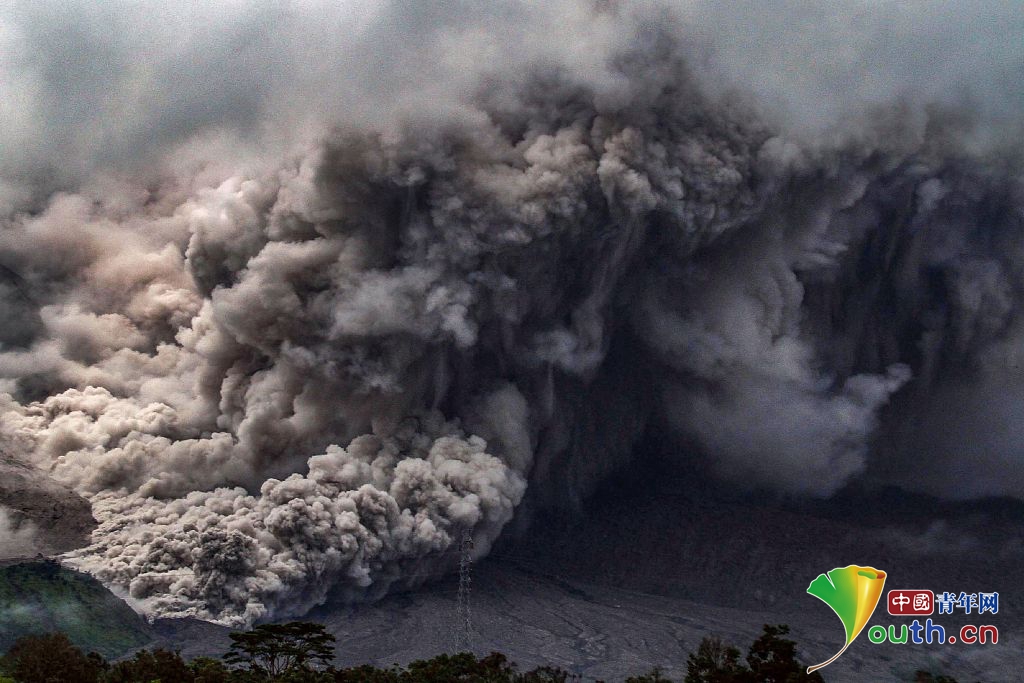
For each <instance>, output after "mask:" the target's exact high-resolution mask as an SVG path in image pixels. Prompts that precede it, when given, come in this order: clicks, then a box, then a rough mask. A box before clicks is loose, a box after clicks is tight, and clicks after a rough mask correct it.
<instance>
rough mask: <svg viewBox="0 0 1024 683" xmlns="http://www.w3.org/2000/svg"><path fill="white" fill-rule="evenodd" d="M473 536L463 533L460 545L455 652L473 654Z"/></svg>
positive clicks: (467, 532) (466, 532)
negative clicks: (471, 592) (470, 609)
mask: <svg viewBox="0 0 1024 683" xmlns="http://www.w3.org/2000/svg"><path fill="white" fill-rule="evenodd" d="M472 553H473V536H472V535H471V534H470V533H469V531H468V530H467V531H463V532H462V541H461V542H460V543H459V594H458V598H457V599H456V604H455V629H456V630H455V651H456V652H471V651H472V649H473V642H472V640H473V639H472V634H473V621H472V619H471V618H470V612H469V593H470V584H472V582H473V577H472V568H473V555H472Z"/></svg>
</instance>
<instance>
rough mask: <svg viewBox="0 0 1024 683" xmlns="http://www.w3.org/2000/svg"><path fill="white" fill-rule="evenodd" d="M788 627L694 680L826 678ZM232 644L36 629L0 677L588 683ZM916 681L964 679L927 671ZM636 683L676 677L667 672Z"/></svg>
mask: <svg viewBox="0 0 1024 683" xmlns="http://www.w3.org/2000/svg"><path fill="white" fill-rule="evenodd" d="M788 634H789V628H788V627H787V626H784V625H778V626H770V625H768V624H765V627H764V631H763V632H762V634H761V635H760V636H759V637H758V638H757V639H756V640H754V642H753V643H752V644H751V645H750V648H749V650H748V652H747V656H746V657H745V659H743V660H741V659H740V657H741V653H740V650H739V649H738V648H736V647H734V646H732V645H728V644H726V643H723V642H722V640H721V639H719V638H714V637H712V638H704V640H702V641H701V642H700V645H699V646H698V647H697V651H696V652H694V653H692V654H690V656H689V657H688V659H687V662H686V672H687V673H686V678H685V679H684V683H823V680H824V679H823V678H822V677H821V675H819V674H818V673H817V672H815V673H813V674H810V675H808V674H807V673H806V671H805V667H804V665H803V664H801V663H800V662H799V661H798V660H797V658H796V643H795V642H794V641H792V640H790V639H788V638H787V637H786V636H787V635H788ZM230 637H231V642H232V645H231V649H230V650H228V652H227V653H226V654H225V655H224V656H223V657H222V658H220V659H215V658H212V657H199V658H197V659H194V660H192V661H190V662H186V661H185V660H184V659H183V658H182V657H181V655H180V654H179V653H177V652H171V651H169V650H165V649H156V650H152V651H150V650H140V651H139V652H136V653H135V655H134V656H133V657H131V658H130V659H123V660H120V661H116V662H109V661H107V660H106V659H104V658H103V657H102V656H100V655H98V654H96V653H95V652H91V653H89V654H85V653H83V652H82V651H81V650H79V649H78V648H76V647H75V646H74V645H73V644H72V643H71V641H70V640H69V639H68V637H67V636H66V635H65V634H63V633H51V634H46V635H36V636H26V637H24V638H22V639H20V640H19V641H18V642H17V643H15V644H14V646H13V647H12V648H11V649H10V650H9V651H8V653H7V654H6V655H5V656H4V657H3V658H2V659H0V683H433V682H435V681H444V682H447V681H464V682H466V683H569V682H571V681H582V678H581V677H580V676H579V675H577V674H572V673H570V672H568V671H564V670H562V669H559V668H554V667H546V666H545V667H539V668H536V669H533V670H531V671H526V672H520V671H519V670H518V667H516V665H515V664H514V663H512V662H510V661H508V659H507V658H506V657H505V655H502V654H500V653H497V652H494V653H491V654H490V655H487V656H486V657H481V658H478V657H476V656H475V655H473V654H470V653H465V652H464V653H460V654H455V655H447V654H445V655H438V656H437V657H434V658H433V659H427V660H421V661H416V662H412V663H411V664H408V665H407V666H404V667H403V666H398V665H395V666H392V667H388V668H384V669H382V668H377V667H373V666H369V665H363V666H358V667H353V668H348V669H336V668H334V667H333V666H332V665H331V661H332V660H333V659H334V640H335V639H334V636H332V635H331V634H329V633H328V632H327V631H326V629H325V628H324V627H323V626H322V625H321V624H315V623H310V622H292V623H288V624H266V625H263V626H257V627H256V628H254V629H252V630H251V631H245V632H244V633H232V634H231V636H230ZM915 681H916V683H956V681H954V680H953V679H952V678H948V677H946V676H938V677H934V676H932V675H931V674H929V673H926V672H923V671H919V672H917V677H916V679H915ZM626 683H672V681H671V679H669V678H666V677H664V676H663V675H662V674H661V672H660V671H659V670H658V669H655V670H653V671H651V672H649V673H646V674H643V675H638V676H632V677H630V678H627V679H626Z"/></svg>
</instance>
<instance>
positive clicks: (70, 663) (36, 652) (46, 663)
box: [4, 633, 106, 683]
mask: <svg viewBox="0 0 1024 683" xmlns="http://www.w3.org/2000/svg"><path fill="white" fill-rule="evenodd" d="M4 660H5V664H4V669H5V671H6V673H7V674H8V675H10V676H11V677H12V678H14V680H16V681H18V683H96V681H97V679H98V678H99V675H100V673H101V672H102V671H103V669H104V667H105V665H106V662H105V661H104V660H103V658H102V657H100V656H99V655H97V654H89V655H86V654H84V653H83V652H82V651H81V650H79V649H78V648H77V647H75V646H74V645H72V644H71V641H70V640H68V637H67V636H66V635H65V634H63V633H49V634H46V635H38V636H25V637H24V638H21V639H19V640H18V641H17V642H15V643H14V645H12V646H11V649H10V650H8V651H7V655H6V657H5V658H4Z"/></svg>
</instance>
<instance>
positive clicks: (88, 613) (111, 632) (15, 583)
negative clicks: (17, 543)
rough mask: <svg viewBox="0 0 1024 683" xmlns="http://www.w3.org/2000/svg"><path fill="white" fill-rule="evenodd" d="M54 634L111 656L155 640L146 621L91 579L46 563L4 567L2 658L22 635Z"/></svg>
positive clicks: (0, 582) (0, 576)
mask: <svg viewBox="0 0 1024 683" xmlns="http://www.w3.org/2000/svg"><path fill="white" fill-rule="evenodd" d="M51 631H63V632H64V633H66V634H67V635H68V637H69V638H70V639H71V641H72V642H73V643H74V644H75V645H77V646H78V647H80V648H82V649H83V650H85V651H87V652H88V651H95V652H99V653H100V654H103V655H105V656H107V657H116V656H118V655H121V654H124V653H126V652H129V651H131V650H133V649H135V648H138V647H141V646H144V645H145V644H146V643H148V642H149V641H150V636H149V634H148V629H147V626H146V622H145V621H144V620H143V619H142V618H141V617H139V616H138V615H137V614H136V613H135V612H134V611H132V609H131V608H130V607H128V605H126V604H125V603H124V602H123V601H121V600H120V599H118V598H117V597H116V596H115V595H114V594H113V593H111V592H110V591H108V590H107V589H106V588H104V587H103V586H102V585H101V584H100V583H99V582H98V581H96V579H94V578H92V577H91V576H89V575H87V574H82V573H79V572H75V571H71V570H68V569H65V568H63V567H61V566H60V565H58V564H57V563H55V562H46V561H41V562H24V563H21V564H16V565H11V566H7V567H0V653H2V652H6V651H7V649H8V648H9V647H10V646H11V645H12V644H13V643H14V641H16V640H17V639H18V638H20V637H21V636H24V635H27V634H30V633H48V632H51Z"/></svg>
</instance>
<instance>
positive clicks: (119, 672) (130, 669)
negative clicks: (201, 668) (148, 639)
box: [102, 649, 195, 683]
mask: <svg viewBox="0 0 1024 683" xmlns="http://www.w3.org/2000/svg"><path fill="white" fill-rule="evenodd" d="M102 681H103V683H148V681H160V683H194V681H195V674H194V673H193V672H192V669H190V668H189V666H188V664H186V663H185V660H183V659H182V658H181V655H179V654H178V653H177V652H171V651H170V650H163V649H156V650H153V651H152V652H151V651H149V650H139V651H138V652H136V653H135V656H134V657H132V658H131V659H126V660H123V661H120V662H117V663H116V664H113V665H111V667H110V670H109V671H107V673H106V674H104V675H103V678H102Z"/></svg>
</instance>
